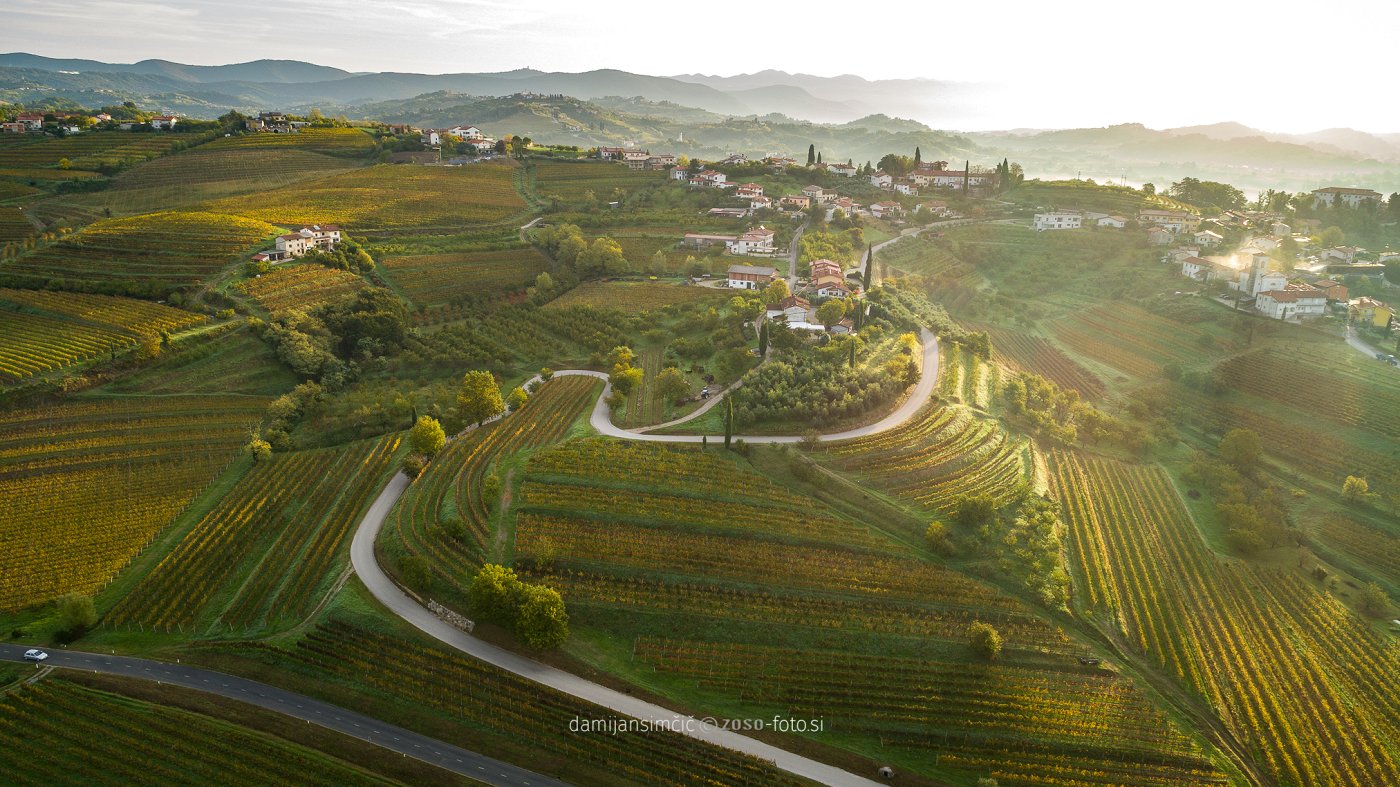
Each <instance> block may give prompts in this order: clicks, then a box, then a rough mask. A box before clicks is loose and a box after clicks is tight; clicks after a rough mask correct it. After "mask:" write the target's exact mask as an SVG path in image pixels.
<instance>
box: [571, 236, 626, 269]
mask: <svg viewBox="0 0 1400 787" xmlns="http://www.w3.org/2000/svg"><path fill="white" fill-rule="evenodd" d="M575 267H576V268H578V272H579V275H580V276H617V275H618V274H621V273H626V272H627V258H626V257H625V256H624V255H623V253H622V246H620V245H618V242H617V241H615V240H613V239H612V238H607V237H604V238H597V239H595V240H594V241H593V243H592V244H590V245H589V246H588V249H587V250H585V251H583V252H581V253H580V254H579V255H578V259H577V261H576V262H575Z"/></svg>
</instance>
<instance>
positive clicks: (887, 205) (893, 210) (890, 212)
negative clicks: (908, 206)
mask: <svg viewBox="0 0 1400 787" xmlns="http://www.w3.org/2000/svg"><path fill="white" fill-rule="evenodd" d="M870 215H872V216H874V217H875V218H877V219H897V218H900V217H902V216H903V215H904V206H903V205H901V204H899V203H898V202H893V201H890V200H886V201H884V202H877V203H875V204H874V205H871V206H870Z"/></svg>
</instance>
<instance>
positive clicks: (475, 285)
mask: <svg viewBox="0 0 1400 787" xmlns="http://www.w3.org/2000/svg"><path fill="white" fill-rule="evenodd" d="M380 266H381V268H382V269H383V270H384V272H385V274H386V275H387V276H388V277H389V279H390V280H392V281H393V282H394V284H396V285H397V286H398V288H399V289H401V290H402V291H403V293H404V294H405V295H407V296H408V298H409V300H411V301H413V302H414V303H416V304H419V305H421V306H436V305H440V304H444V303H447V302H449V301H451V300H454V299H457V298H462V297H467V296H471V295H477V294H480V293H482V292H483V291H490V290H501V289H514V288H519V287H523V286H525V285H527V284H533V283H534V281H535V277H536V276H538V275H539V274H540V273H542V272H544V271H546V270H548V269H549V267H550V261H549V259H548V258H547V257H545V256H544V255H543V254H541V253H539V252H538V251H536V250H535V249H533V248H530V247H525V248H519V249H503V250H500V251H467V252H458V253H453V254H412V255H405V256H391V257H385V258H384V259H383V260H382V261H381V262H380Z"/></svg>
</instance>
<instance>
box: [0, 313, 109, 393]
mask: <svg viewBox="0 0 1400 787" xmlns="http://www.w3.org/2000/svg"><path fill="white" fill-rule="evenodd" d="M0 335H3V336H4V337H5V343H4V345H3V346H0V383H12V382H16V381H18V380H23V379H24V378H26V377H31V376H33V375H36V374H43V373H45V372H50V371H53V370H55V369H61V368H63V367H64V366H68V365H70V364H75V363H79V362H81V361H86V360H90V359H92V358H95V357H97V356H99V355H102V354H104V353H110V352H115V351H116V350H117V348H125V347H128V346H130V345H132V344H135V343H136V338H135V337H133V336H131V335H130V334H126V333H122V332H119V331H115V330H111V329H108V328H101V327H98V326H95V325H81V324H75V323H71V322H68V321H66V320H60V319H55V318H52V317H45V316H43V315H40V314H30V313H27V312H13V311H9V310H7V309H3V308H0Z"/></svg>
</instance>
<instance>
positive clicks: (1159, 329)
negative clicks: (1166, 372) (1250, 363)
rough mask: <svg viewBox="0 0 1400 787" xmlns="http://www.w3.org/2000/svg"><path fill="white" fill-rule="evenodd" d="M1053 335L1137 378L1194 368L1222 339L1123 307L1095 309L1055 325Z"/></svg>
mask: <svg viewBox="0 0 1400 787" xmlns="http://www.w3.org/2000/svg"><path fill="white" fill-rule="evenodd" d="M1053 330H1054V333H1055V338H1056V339H1058V340H1059V341H1060V342H1062V343H1063V344H1064V345H1065V346H1067V347H1069V348H1070V349H1072V350H1074V351H1075V352H1076V353H1078V354H1079V355H1081V356H1082V357H1084V358H1092V359H1094V360H1096V361H1098V362H1100V363H1104V364H1107V365H1109V366H1112V367H1113V368H1115V369H1118V370H1120V371H1122V372H1124V373H1125V374H1128V375H1131V376H1133V377H1139V378H1150V377H1155V376H1158V375H1160V374H1161V372H1162V367H1163V366H1165V365H1167V364H1172V363H1174V364H1177V365H1179V366H1182V367H1191V366H1195V365H1197V364H1200V363H1202V362H1204V361H1207V360H1209V359H1210V358H1211V357H1212V356H1214V355H1218V354H1219V352H1220V349H1221V348H1220V341H1219V340H1218V339H1216V338H1215V337H1214V336H1212V335H1211V334H1209V333H1207V332H1205V331H1203V330H1201V329H1199V328H1195V327H1192V326H1189V325H1183V324H1181V323H1178V322H1175V321H1173V320H1170V319H1167V318H1165V317H1159V316H1157V315H1155V314H1153V313H1151V312H1149V311H1147V310H1145V309H1140V308H1138V307H1136V306H1130V305H1128V304H1124V303H1116V304H1113V305H1111V306H1095V307H1093V308H1091V309H1088V310H1085V311H1083V312H1081V313H1080V314H1078V315H1076V316H1074V317H1070V318H1068V319H1065V320H1062V321H1060V322H1057V323H1056V324H1055V325H1054V327H1053Z"/></svg>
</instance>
